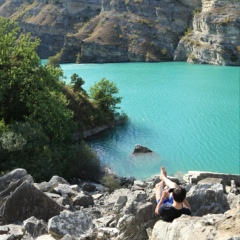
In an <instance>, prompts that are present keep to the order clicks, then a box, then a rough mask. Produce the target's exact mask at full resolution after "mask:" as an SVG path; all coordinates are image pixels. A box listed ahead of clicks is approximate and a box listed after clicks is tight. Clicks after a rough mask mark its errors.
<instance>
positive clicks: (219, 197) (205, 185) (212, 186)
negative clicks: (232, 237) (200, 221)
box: [187, 178, 229, 216]
mask: <svg viewBox="0 0 240 240" xmlns="http://www.w3.org/2000/svg"><path fill="white" fill-rule="evenodd" d="M187 200H188V202H189V204H190V206H191V210H192V212H193V213H194V214H195V215H197V216H203V215H205V214H207V213H215V214H216V213H224V212H225V211H226V210H228V209H229V204H228V202H227V196H226V194H224V186H223V185H222V184H221V183H219V179H216V183H213V178H212V181H209V179H206V180H202V181H200V182H199V183H198V184H197V185H194V186H192V187H191V189H190V190H189V192H188V193H187Z"/></svg>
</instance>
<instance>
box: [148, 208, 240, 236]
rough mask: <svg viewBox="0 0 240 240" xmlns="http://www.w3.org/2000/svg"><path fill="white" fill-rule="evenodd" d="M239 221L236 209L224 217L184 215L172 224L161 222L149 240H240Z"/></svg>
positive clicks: (220, 215)
mask: <svg viewBox="0 0 240 240" xmlns="http://www.w3.org/2000/svg"><path fill="white" fill-rule="evenodd" d="M239 219H240V210H239V209H234V210H230V211H228V212H226V213H225V214H223V215H222V214H208V215H205V216H203V217H190V216H187V215H182V216H181V217H180V218H177V219H175V220H174V221H173V222H172V223H168V222H164V221H161V220H160V221H158V222H157V223H156V224H155V225H154V228H153V231H152V234H151V235H150V236H149V240H164V239H169V240H170V239H172V240H173V239H178V240H186V239H188V240H202V239H209V240H215V239H219V240H220V239H221V240H223V239H224V240H227V239H228V240H230V239H239V238H240V233H239ZM176 236H177V237H176Z"/></svg>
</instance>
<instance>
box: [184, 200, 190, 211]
mask: <svg viewBox="0 0 240 240" xmlns="http://www.w3.org/2000/svg"><path fill="white" fill-rule="evenodd" d="M183 206H184V207H186V208H189V209H190V210H191V207H190V204H189V202H188V200H187V199H186V198H185V199H184V201H183Z"/></svg>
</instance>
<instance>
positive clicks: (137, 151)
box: [133, 144, 153, 154]
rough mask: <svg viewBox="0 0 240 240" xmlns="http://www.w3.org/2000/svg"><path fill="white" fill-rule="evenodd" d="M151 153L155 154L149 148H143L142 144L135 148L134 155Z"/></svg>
mask: <svg viewBox="0 0 240 240" xmlns="http://www.w3.org/2000/svg"><path fill="white" fill-rule="evenodd" d="M151 152H153V151H152V150H150V149H149V148H147V147H143V146H141V145H140V144H136V145H135V148H134V151H133V154H135V153H151Z"/></svg>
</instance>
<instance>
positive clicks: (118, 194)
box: [104, 188, 156, 240]
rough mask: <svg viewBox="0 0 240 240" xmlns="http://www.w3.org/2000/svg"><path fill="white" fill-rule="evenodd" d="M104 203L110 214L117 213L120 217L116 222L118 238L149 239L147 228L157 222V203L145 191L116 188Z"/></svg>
mask: <svg viewBox="0 0 240 240" xmlns="http://www.w3.org/2000/svg"><path fill="white" fill-rule="evenodd" d="M104 205H105V206H107V208H106V211H107V213H108V214H110V213H114V214H117V216H118V218H119V219H118V221H117V223H116V228H117V229H118V230H119V233H118V238H117V239H131V240H145V239H147V233H146V229H147V228H149V227H153V225H154V223H155V222H156V215H155V214H154V208H155V206H156V205H155V204H154V203H152V202H150V201H149V196H148V195H147V194H146V193H145V191H142V190H137V191H131V190H129V189H123V188H122V189H118V190H115V191H114V192H113V193H112V194H111V195H109V196H108V197H106V198H105V203H104ZM105 214H106V213H105Z"/></svg>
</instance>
